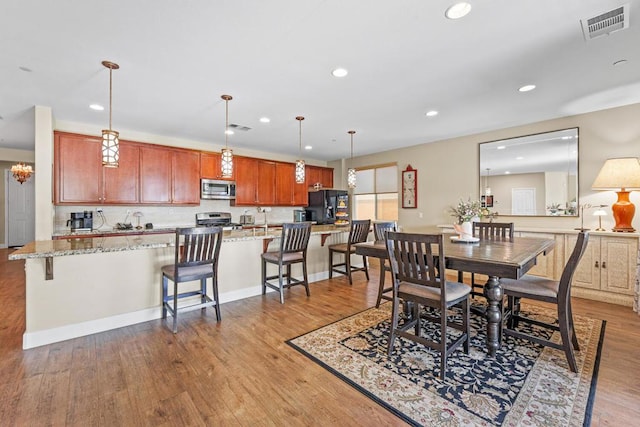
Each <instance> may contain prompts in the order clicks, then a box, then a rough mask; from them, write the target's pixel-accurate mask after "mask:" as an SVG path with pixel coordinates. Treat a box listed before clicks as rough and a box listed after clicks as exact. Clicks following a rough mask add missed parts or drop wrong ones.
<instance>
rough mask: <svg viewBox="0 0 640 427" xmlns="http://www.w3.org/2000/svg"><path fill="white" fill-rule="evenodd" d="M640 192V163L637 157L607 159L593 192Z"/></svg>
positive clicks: (592, 187) (594, 184) (593, 186)
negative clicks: (623, 190) (621, 190)
mask: <svg viewBox="0 0 640 427" xmlns="http://www.w3.org/2000/svg"><path fill="white" fill-rule="evenodd" d="M621 188H624V189H625V190H640V162H638V158H637V157H621V158H617V159H607V161H606V162H605V163H604V165H603V166H602V169H600V173H599V174H598V176H597V177H596V180H595V181H593V185H592V186H591V189H592V190H613V191H617V190H620V189H621Z"/></svg>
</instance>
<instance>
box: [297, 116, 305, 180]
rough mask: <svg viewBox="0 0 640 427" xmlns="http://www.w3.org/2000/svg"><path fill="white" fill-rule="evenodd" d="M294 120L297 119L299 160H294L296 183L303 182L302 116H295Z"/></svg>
mask: <svg viewBox="0 0 640 427" xmlns="http://www.w3.org/2000/svg"><path fill="white" fill-rule="evenodd" d="M296 120H297V121H298V129H299V130H298V132H299V139H298V141H299V146H298V150H299V152H300V160H296V184H304V182H305V164H304V160H303V159H302V121H303V120H304V117H302V116H296Z"/></svg>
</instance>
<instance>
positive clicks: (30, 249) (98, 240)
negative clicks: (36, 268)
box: [9, 225, 349, 260]
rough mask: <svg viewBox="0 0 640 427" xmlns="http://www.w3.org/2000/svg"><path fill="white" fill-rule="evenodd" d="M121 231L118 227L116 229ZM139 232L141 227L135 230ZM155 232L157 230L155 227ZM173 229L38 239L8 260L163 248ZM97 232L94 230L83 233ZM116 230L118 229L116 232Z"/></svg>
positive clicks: (325, 230) (273, 234)
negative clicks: (116, 234)
mask: <svg viewBox="0 0 640 427" xmlns="http://www.w3.org/2000/svg"><path fill="white" fill-rule="evenodd" d="M118 231H121V230H118ZM135 231H140V230H135ZM156 231H157V230H156ZM174 231H175V229H167V231H166V233H164V234H161V233H143V234H137V235H135V234H133V233H132V235H130V236H103V237H84V238H83V237H81V235H77V234H76V235H68V237H69V238H68V239H64V238H63V239H60V238H58V239H54V240H38V241H35V242H31V243H28V244H26V245H24V246H23V247H22V248H20V249H18V250H16V251H15V252H13V253H11V254H9V259H10V260H18V259H30V258H48V257H56V256H67V255H83V254H94V253H103V252H121V251H132V250H138V249H153V248H166V247H170V246H174V244H175V235H174V234H173V233H174ZM348 231H349V227H348V226H347V227H341V226H335V225H314V226H313V227H312V229H311V234H312V235H317V234H334V233H343V232H348ZM85 233H87V234H96V233H94V232H85ZM115 233H117V232H115ZM280 235H281V231H280V229H278V228H270V229H269V230H268V231H267V232H264V231H263V230H260V229H252V230H230V231H225V232H224V234H223V241H225V242H237V241H243V240H264V239H277V238H279V237H280Z"/></svg>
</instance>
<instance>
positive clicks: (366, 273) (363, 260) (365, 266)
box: [362, 255, 369, 282]
mask: <svg viewBox="0 0 640 427" xmlns="http://www.w3.org/2000/svg"><path fill="white" fill-rule="evenodd" d="M362 264H363V265H364V275H365V276H367V282H368V281H369V266H368V265H367V257H366V256H364V255H363V256H362Z"/></svg>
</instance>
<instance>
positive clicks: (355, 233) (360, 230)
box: [347, 219, 371, 245]
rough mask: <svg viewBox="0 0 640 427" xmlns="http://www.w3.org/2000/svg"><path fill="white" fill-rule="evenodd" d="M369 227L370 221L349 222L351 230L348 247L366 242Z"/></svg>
mask: <svg viewBox="0 0 640 427" xmlns="http://www.w3.org/2000/svg"><path fill="white" fill-rule="evenodd" d="M369 227H371V220H370V219H360V220H357V219H356V220H353V221H351V228H350V230H349V241H348V242H347V244H348V245H353V244H355V243H362V242H366V241H367V236H369Z"/></svg>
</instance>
